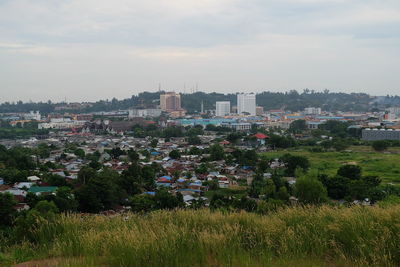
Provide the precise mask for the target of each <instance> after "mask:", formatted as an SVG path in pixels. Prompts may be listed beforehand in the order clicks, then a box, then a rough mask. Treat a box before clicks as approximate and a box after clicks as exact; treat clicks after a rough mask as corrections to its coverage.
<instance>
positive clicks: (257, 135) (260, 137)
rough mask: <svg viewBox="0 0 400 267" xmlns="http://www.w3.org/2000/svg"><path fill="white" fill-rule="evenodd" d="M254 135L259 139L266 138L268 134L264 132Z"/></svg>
mask: <svg viewBox="0 0 400 267" xmlns="http://www.w3.org/2000/svg"><path fill="white" fill-rule="evenodd" d="M254 136H255V137H256V138H257V139H265V138H267V137H268V136H266V135H265V134H262V133H256V134H255V135H254Z"/></svg>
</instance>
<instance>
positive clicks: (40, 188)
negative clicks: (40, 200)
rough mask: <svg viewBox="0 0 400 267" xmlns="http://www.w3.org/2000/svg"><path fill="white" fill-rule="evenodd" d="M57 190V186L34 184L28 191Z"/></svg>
mask: <svg viewBox="0 0 400 267" xmlns="http://www.w3.org/2000/svg"><path fill="white" fill-rule="evenodd" d="M56 190H57V186H32V187H31V188H29V190H28V192H31V193H53V192H55V191H56Z"/></svg>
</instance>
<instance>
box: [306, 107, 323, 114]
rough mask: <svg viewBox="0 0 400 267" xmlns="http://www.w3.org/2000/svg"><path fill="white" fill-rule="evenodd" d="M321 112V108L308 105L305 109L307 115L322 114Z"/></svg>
mask: <svg viewBox="0 0 400 267" xmlns="http://www.w3.org/2000/svg"><path fill="white" fill-rule="evenodd" d="M321 113H322V110H321V108H314V107H308V108H305V109H304V114H306V115H321Z"/></svg>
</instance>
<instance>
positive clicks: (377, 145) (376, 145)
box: [372, 140, 390, 152]
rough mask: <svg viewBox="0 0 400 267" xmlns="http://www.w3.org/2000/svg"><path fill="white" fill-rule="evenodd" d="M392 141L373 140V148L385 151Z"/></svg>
mask: <svg viewBox="0 0 400 267" xmlns="http://www.w3.org/2000/svg"><path fill="white" fill-rule="evenodd" d="M389 145H390V143H389V142H388V141H386V140H378V141H374V142H372V148H373V149H374V150H375V151H379V152H381V151H385V150H386V149H388V147H389Z"/></svg>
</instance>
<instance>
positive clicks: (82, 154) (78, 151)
mask: <svg viewBox="0 0 400 267" xmlns="http://www.w3.org/2000/svg"><path fill="white" fill-rule="evenodd" d="M74 154H75V155H76V156H77V157H79V158H81V159H83V158H85V151H84V150H83V149H82V148H77V149H76V150H75V151H74Z"/></svg>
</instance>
